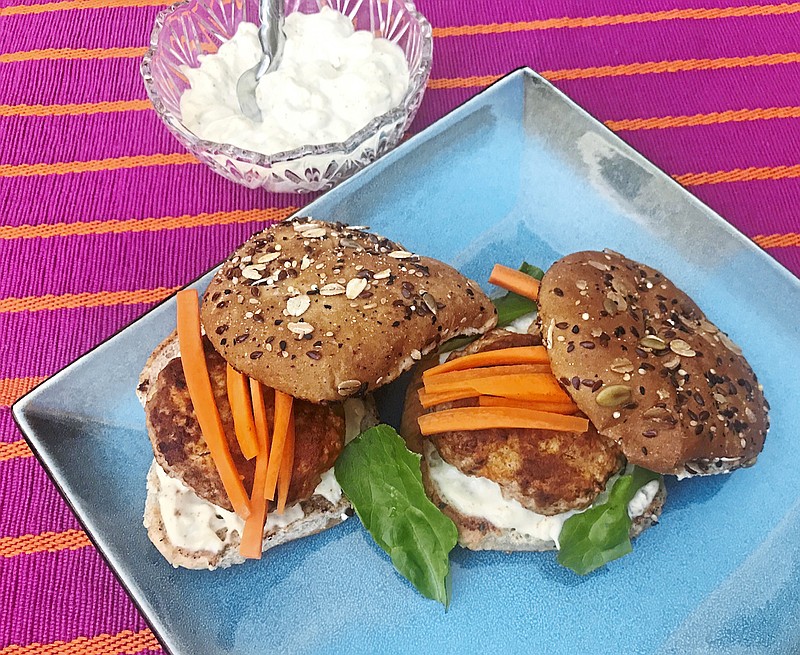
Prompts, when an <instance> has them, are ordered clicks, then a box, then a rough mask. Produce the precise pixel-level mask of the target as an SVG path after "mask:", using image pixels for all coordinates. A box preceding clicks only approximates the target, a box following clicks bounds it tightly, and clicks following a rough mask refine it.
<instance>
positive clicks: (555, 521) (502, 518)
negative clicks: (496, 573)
mask: <svg viewBox="0 0 800 655" xmlns="http://www.w3.org/2000/svg"><path fill="white" fill-rule="evenodd" d="M425 448H426V453H425V454H426V456H427V459H428V468H429V471H430V476H431V480H432V481H433V483H434V484H435V485H436V488H437V490H438V492H439V495H440V496H441V497H442V500H444V501H445V502H446V503H447V504H448V505H451V506H452V507H453V508H455V509H456V510H457V511H458V512H460V513H461V514H464V515H466V516H474V517H478V518H487V520H489V521H490V522H491V523H492V524H493V525H495V526H497V527H498V528H501V529H507V530H516V531H517V532H519V533H520V534H523V535H526V536H530V537H533V538H536V539H541V540H543V541H552V542H553V543H555V545H556V548H558V547H559V543H558V537H559V535H560V534H561V528H562V527H563V526H564V523H565V522H566V520H567V519H568V518H569V517H570V516H572V515H573V514H580V513H581V512H582V511H585V510H579V511H575V510H570V511H567V512H562V513H561V514H556V515H554V516H545V515H543V514H537V513H536V512H532V511H531V510H529V509H527V508H525V507H523V506H522V505H521V504H520V503H519V502H518V501H516V500H513V499H507V498H505V497H503V494H502V492H501V490H500V485H498V484H497V483H496V482H493V481H492V480H489V479H488V478H482V477H477V476H472V475H465V474H464V473H462V472H461V471H459V470H458V469H457V468H456V467H455V466H452V465H450V464H448V463H447V462H445V461H444V460H443V459H442V458H441V456H440V455H439V453H438V452H437V451H436V449H435V448H434V447H433V445H432V444H430V443H427V444H426V445H425ZM615 480H616V476H615V477H613V478H612V479H610V480H609V481H608V485H607V488H608V487H610V486H611V485H612V484H613V483H614V481H615ZM658 486H659V485H658V481H655V480H654V481H652V482H649V483H647V484H646V485H645V486H644V487H642V488H641V489H639V491H637V492H636V494H635V495H634V497H633V499H632V500H631V502H630V503H628V515H629V516H630V517H631V518H636V517H637V516H641V515H642V514H644V512H645V510H646V509H647V508H648V506H649V505H650V503H651V502H652V501H653V498H654V497H655V495H656V493H657V492H658ZM587 509H588V508H587Z"/></svg>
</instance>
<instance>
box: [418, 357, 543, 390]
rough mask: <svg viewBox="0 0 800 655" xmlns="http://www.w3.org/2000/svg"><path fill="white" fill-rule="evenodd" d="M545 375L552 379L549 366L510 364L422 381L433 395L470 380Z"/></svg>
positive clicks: (447, 374) (472, 369) (441, 375)
mask: <svg viewBox="0 0 800 655" xmlns="http://www.w3.org/2000/svg"><path fill="white" fill-rule="evenodd" d="M529 373H530V374H545V375H547V376H548V377H552V376H553V373H552V372H551V371H550V364H512V365H511V366H487V367H485V368H471V369H467V370H466V371H450V372H449V373H440V374H439V375H434V376H432V377H429V378H425V379H424V380H423V382H424V384H425V390H426V391H430V392H432V393H435V392H436V390H437V389H440V388H442V387H452V386H453V385H455V384H461V383H464V382H470V381H472V380H485V379H487V378H495V377H500V376H504V375H525V374H529Z"/></svg>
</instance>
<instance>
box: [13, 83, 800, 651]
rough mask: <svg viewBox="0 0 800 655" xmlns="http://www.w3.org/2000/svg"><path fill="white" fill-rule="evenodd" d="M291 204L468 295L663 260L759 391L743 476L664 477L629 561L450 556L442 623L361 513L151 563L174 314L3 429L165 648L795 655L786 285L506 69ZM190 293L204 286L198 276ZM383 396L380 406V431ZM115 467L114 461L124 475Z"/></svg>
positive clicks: (133, 331)
mask: <svg viewBox="0 0 800 655" xmlns="http://www.w3.org/2000/svg"><path fill="white" fill-rule="evenodd" d="M303 213H308V214H311V215H313V216H315V217H318V218H323V219H326V220H331V221H337V220H338V221H343V222H347V223H351V224H355V223H357V224H366V225H371V226H372V228H373V229H375V230H376V231H378V232H381V233H384V234H386V235H387V236H390V237H391V238H393V239H396V240H398V241H400V242H401V243H403V244H405V246H406V247H408V248H409V249H411V250H414V251H416V252H422V253H425V254H428V255H431V256H434V257H438V258H440V259H443V260H445V261H447V262H450V263H451V264H454V265H455V266H457V267H458V268H459V269H461V270H462V271H463V272H464V273H466V274H467V275H468V276H470V277H472V278H474V279H476V280H478V281H481V282H485V280H486V279H487V276H488V273H489V270H490V267H491V265H492V264H493V263H494V262H496V261H502V262H505V263H508V264H515V263H517V262H520V261H521V260H522V259H526V260H528V261H530V262H532V263H535V264H537V265H539V266H541V267H543V268H546V267H547V266H549V265H550V264H551V263H552V262H553V261H554V260H555V259H557V258H558V257H560V256H561V255H563V254H566V253H569V252H572V251H576V250H581V249H600V248H604V247H609V248H612V249H614V250H618V251H620V252H623V253H625V254H627V255H629V256H630V257H632V258H634V259H637V260H640V261H643V262H646V263H648V264H650V265H652V266H655V267H657V268H659V269H661V270H662V271H663V272H664V273H666V274H667V275H668V276H669V277H671V278H672V279H673V280H674V281H675V282H677V283H678V284H679V285H680V286H681V287H683V288H684V289H685V290H686V291H687V292H689V293H690V294H691V295H692V296H693V297H694V298H695V299H696V300H697V301H698V302H699V304H700V305H701V306H702V307H703V308H704V309H705V310H706V312H707V313H708V315H709V316H710V317H711V318H712V320H714V321H716V322H717V323H718V324H719V325H721V326H724V328H725V329H727V330H728V331H729V332H730V334H731V336H732V337H733V339H734V340H735V341H737V342H738V343H739V344H740V345H741V346H742V347H743V349H744V351H745V353H746V354H747V356H748V358H749V360H750V362H751V364H752V366H753V368H754V369H755V370H756V371H757V372H758V374H759V376H760V378H761V379H762V380H763V383H764V387H765V389H766V393H767V396H768V398H769V400H770V402H771V403H772V407H773V409H772V415H771V417H772V423H773V427H772V430H771V431H770V434H769V438H768V439H767V445H766V449H765V450H764V453H763V454H762V456H761V457H760V458H759V462H758V465H757V466H756V467H755V468H753V469H750V470H745V471H740V472H737V473H735V474H733V475H731V476H719V477H715V478H711V479H695V480H687V481H684V482H681V483H674V484H671V485H670V490H669V492H670V493H669V497H668V499H667V505H666V508H665V510H664V514H663V517H662V520H661V524H660V525H659V526H657V527H656V528H654V529H652V530H649V531H647V532H646V533H645V534H644V535H643V536H642V537H641V538H640V539H639V540H638V541H637V542H636V544H635V549H634V553H633V554H632V555H630V556H628V557H625V558H623V559H622V560H619V561H616V562H613V563H612V564H610V565H609V566H608V567H607V568H605V569H603V570H601V571H598V572H596V573H594V574H592V575H590V576H588V577H585V578H580V577H578V576H576V575H573V574H572V573H570V572H569V571H566V570H564V569H561V568H560V567H559V566H558V565H557V564H556V563H555V557H554V555H553V554H552V553H517V554H511V555H507V554H502V553H472V552H468V551H464V550H461V549H456V551H455V552H454V553H453V555H452V565H453V602H452V606H451V608H450V610H449V611H448V612H444V611H443V609H442V607H441V606H439V605H437V604H436V603H433V602H431V601H427V600H425V599H424V598H422V597H421V596H420V595H419V594H417V593H416V592H415V591H414V589H413V588H412V587H411V586H410V585H409V584H407V583H406V582H405V581H404V580H403V579H402V578H401V577H399V576H398V575H397V574H396V573H395V572H394V570H393V569H392V567H391V564H390V563H389V560H388V558H387V557H386V556H385V555H384V554H383V552H382V551H381V550H379V549H378V548H377V547H376V546H375V545H374V544H373V542H372V540H371V539H370V537H369V536H368V535H367V533H366V532H365V531H364V530H363V528H362V527H361V525H360V523H359V521H358V520H357V519H352V520H350V521H347V522H346V523H345V524H343V525H341V526H339V527H337V528H335V529H333V530H329V531H327V532H325V533H323V534H320V535H316V536H314V537H311V538H308V539H305V540H303V541H301V542H294V543H291V544H288V545H286V546H282V547H280V548H278V549H276V550H273V551H270V552H269V554H268V555H267V556H266V557H265V558H264V560H262V561H260V562H251V563H248V564H246V565H244V566H237V567H234V568H232V569H229V570H226V571H217V572H190V571H184V570H175V569H173V568H172V567H170V566H169V565H168V564H167V563H166V562H165V561H164V560H162V559H161V556H160V555H159V554H158V553H157V552H156V549H155V548H154V547H153V546H152V545H151V544H150V542H149V541H148V540H147V536H146V534H145V530H144V528H143V527H142V525H141V517H142V510H143V507H144V498H145V474H146V472H147V468H148V466H149V465H150V461H151V459H152V452H151V449H150V444H149V441H148V439H147V435H146V433H145V429H144V414H143V412H142V410H141V408H140V407H139V405H138V403H137V401H136V398H135V396H134V388H135V386H136V380H137V376H138V373H139V370H140V369H141V368H142V365H143V364H144V362H145V360H146V359H147V356H148V355H149V353H150V351H151V350H152V349H153V347H154V346H155V345H156V344H157V343H158V342H159V341H160V340H161V339H162V338H163V337H165V336H166V335H167V334H168V333H169V332H170V331H171V330H172V328H173V326H174V323H175V318H174V310H175V307H174V300H169V301H167V302H165V303H164V304H162V305H161V306H159V307H158V308H156V309H155V310H153V311H151V312H150V313H149V314H147V315H146V316H144V317H143V318H141V319H140V320H138V321H136V322H135V323H134V324H133V325H131V326H130V327H128V328H126V329H125V330H123V331H122V332H121V333H119V334H117V335H116V336H115V337H113V338H112V339H110V340H108V341H107V342H105V343H104V344H102V345H101V346H99V347H98V348H96V349H95V350H93V351H92V352H90V353H89V354H88V355H86V356H84V357H82V358H81V359H80V360H78V361H77V362H75V363H74V364H72V365H70V366H68V367H67V368H66V369H64V370H63V371H61V372H60V373H58V374H57V375H54V376H53V377H52V378H50V379H49V380H48V381H47V382H45V383H44V384H43V385H41V386H40V387H38V388H37V389H36V390H35V391H33V392H32V393H30V394H29V395H27V396H26V397H25V398H24V399H23V400H21V401H19V402H18V403H17V404H16V405H15V407H14V415H15V417H16V419H17V421H18V422H19V424H20V426H21V427H22V429H23V431H24V432H25V434H26V436H27V438H28V440H29V442H30V444H31V447H32V448H33V449H34V451H35V452H36V453H37V455H38V456H39V458H40V460H41V461H42V463H43V465H44V466H45V467H46V468H47V469H48V471H49V473H50V475H51V477H52V478H53V480H54V481H55V483H56V484H57V485H58V486H59V488H60V489H61V490H62V492H63V494H64V495H65V497H66V498H67V500H68V501H69V503H70V504H71V505H72V507H73V509H74V510H75V512H76V513H77V515H78V516H79V517H80V520H81V521H82V522H83V524H84V526H85V527H86V530H87V531H88V532H89V534H90V535H91V536H92V539H93V540H94V542H95V543H96V545H97V546H98V548H99V549H100V550H101V552H102V553H103V554H104V555H105V557H106V558H107V560H108V562H109V564H110V565H111V567H112V568H113V569H114V570H115V571H116V573H117V575H118V576H119V578H120V580H121V581H122V583H123V584H124V585H125V587H126V588H127V590H128V591H129V593H130V594H131V596H132V597H133V598H134V599H135V601H136V602H137V603H138V605H139V607H140V608H141V610H142V612H143V613H144V615H145V616H146V617H147V619H148V621H149V622H150V623H151V625H152V627H153V629H154V630H155V632H156V633H157V634H158V636H159V637H160V638H161V640H162V641H163V642H164V644H165V645H166V646H167V647H168V648H169V650H170V651H172V652H173V653H174V654H175V655H179V654H186V655H189V654H191V655H198V654H204V655H211V654H216V653H237V654H238V655H245V654H251V653H268V652H269V653H273V652H287V653H343V652H347V653H400V652H403V653H431V652H437V653H463V652H471V651H475V650H477V649H478V648H481V649H485V648H486V647H487V646H489V647H491V648H492V649H493V650H495V651H498V652H503V653H507V652H509V653H510V652H519V653H547V654H548V655H552V654H557V653H588V652H592V653H634V652H635V653H723V652H724V653H748V654H749V653H797V652H799V651H800V475H798V473H797V471H796V468H797V462H800V439H798V438H797V435H798V425H800V411H798V409H799V408H800V393H798V390H800V383H799V382H798V380H800V377H799V376H798V373H797V370H796V369H795V368H794V362H795V359H794V358H795V357H796V356H797V353H798V352H800V334H799V333H798V324H799V323H798V316H800V284H799V283H798V280H797V279H795V278H794V277H793V276H792V275H791V274H790V273H788V272H787V271H786V270H785V269H783V268H782V267H781V266H780V265H778V264H776V263H775V262H774V261H773V260H772V259H770V258H769V257H768V256H767V255H766V254H764V253H763V252H762V251H761V250H759V249H758V248H756V247H755V246H754V245H753V244H752V243H751V242H750V241H748V240H747V239H746V238H745V237H744V236H742V235H741V234H740V233H738V232H736V231H735V230H734V229H733V228H732V227H730V226H729V225H728V224H727V223H726V222H725V221H723V220H722V219H721V218H720V217H719V216H717V215H716V214H714V213H713V212H712V211H711V210H710V209H709V208H708V207H706V206H704V205H703V204H701V203H700V202H699V201H698V200H696V199H695V198H694V197H692V196H691V195H690V194H689V193H687V192H686V191H684V190H683V189H682V188H681V187H680V186H678V185H677V184H676V183H675V182H674V181H672V180H671V179H670V178H669V177H668V176H667V175H665V174H664V173H663V172H662V171H660V170H658V169H657V168H656V167H655V166H653V165H652V164H651V163H649V162H648V161H646V160H645V159H643V158H642V157H641V156H640V155H639V154H637V153H636V152H634V151H633V150H632V149H631V148H629V147H628V146H627V145H625V144H624V143H623V142H622V141H621V140H620V139H618V138H617V137H615V136H614V135H613V134H611V133H610V132H609V131H608V130H606V129H605V128H604V127H603V126H602V125H600V124H599V123H598V122H597V121H595V120H594V119H593V118H591V117H590V116H589V115H587V114H586V113H585V112H584V111H582V110H581V109H580V108H579V107H577V106H576V105H574V104H573V103H572V102H571V101H570V100H568V99H567V98H566V97H564V96H563V95H562V94H561V93H560V92H559V91H557V90H556V89H555V88H553V87H552V86H551V85H550V84H548V83H547V82H546V81H545V80H543V79H542V78H541V77H539V76H538V75H536V74H535V73H533V72H532V71H530V70H519V71H516V72H514V73H512V74H511V75H509V76H508V77H506V78H505V79H503V80H502V81H501V82H499V83H498V84H496V85H494V86H492V87H491V88H490V89H488V90H487V91H485V92H483V93H481V94H480V95H478V96H476V97H475V98H473V99H472V100H470V101H469V102H467V103H466V104H465V105H463V106H462V107H460V108H459V109H457V110H456V111H454V112H453V113H451V114H449V115H448V116H447V117H445V118H444V119H442V120H440V121H439V122H438V123H436V124H435V125H434V126H432V127H431V128H429V129H427V130H425V132H423V133H422V134H419V135H417V136H416V137H414V138H412V139H410V140H409V141H408V142H407V143H405V144H404V145H402V146H401V147H399V148H398V149H397V150H395V151H394V152H392V153H391V154H389V155H387V156H386V157H384V158H383V159H381V160H380V161H378V162H377V163H375V164H374V165H372V166H370V167H368V168H367V169H366V170H364V171H363V172H362V173H360V174H358V175H356V176H355V177H354V178H352V179H351V180H349V181H348V182H346V183H344V184H342V185H341V186H340V187H338V188H337V189H334V190H333V191H331V192H330V193H328V194H326V195H325V196H324V197H322V198H320V199H319V200H317V201H315V202H314V203H312V204H311V205H310V206H308V207H307V208H306V209H304V210H303ZM210 275H211V274H210V273H209V274H208V275H206V276H204V277H203V278H202V279H200V280H198V281H197V282H196V283H195V286H197V287H199V288H202V287H204V286H205V284H206V283H207V281H208V279H209V276H210ZM399 398H400V389H399V388H398V387H397V386H395V387H394V388H392V387H390V388H388V389H387V390H386V391H385V392H384V393H382V394H381V404H382V409H383V411H384V412H385V413H384V417H385V419H386V420H389V421H392V422H395V423H396V419H397V415H398V409H399V407H398V406H399ZM120 462H124V463H125V465H124V466H122V467H120Z"/></svg>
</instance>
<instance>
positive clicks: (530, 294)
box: [489, 264, 539, 300]
mask: <svg viewBox="0 0 800 655" xmlns="http://www.w3.org/2000/svg"><path fill="white" fill-rule="evenodd" d="M489 284H494V285H495V286H498V287H501V288H503V289H506V290H507V291H513V292H514V293H516V294H518V295H520V296H523V297H525V298H530V299H531V300H539V280H537V279H536V278H534V277H531V276H530V275H528V274H526V273H523V272H522V271H518V270H516V269H513V268H509V267H508V266H503V265H502V264H495V265H494V268H493V269H492V274H491V275H490V276H489Z"/></svg>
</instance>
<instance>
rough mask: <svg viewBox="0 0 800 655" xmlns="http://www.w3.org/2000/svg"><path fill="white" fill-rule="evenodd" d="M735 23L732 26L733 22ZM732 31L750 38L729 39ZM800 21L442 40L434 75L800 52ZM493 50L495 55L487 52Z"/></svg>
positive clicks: (738, 20) (676, 24)
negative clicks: (746, 33) (799, 34)
mask: <svg viewBox="0 0 800 655" xmlns="http://www.w3.org/2000/svg"><path fill="white" fill-rule="evenodd" d="M728 23H730V25H729V24H728ZM728 30H736V31H739V30H741V31H744V30H748V31H751V35H752V38H750V39H746V40H745V39H731V38H726V34H730V32H729V31H728ZM797 48H798V44H797V38H796V22H795V21H793V20H786V17H785V16H766V17H758V18H755V17H753V18H731V19H727V22H726V25H725V26H724V27H723V26H721V25H719V22H718V21H710V22H707V21H667V22H663V23H644V24H634V25H610V26H603V27H593V28H585V29H580V30H569V31H568V32H564V31H560V30H545V31H536V32H513V33H506V34H487V35H482V36H470V37H460V38H458V39H454V38H446V39H438V40H437V42H436V57H434V61H435V64H434V77H460V76H465V75H489V74H498V73H502V72H503V71H507V70H511V69H513V68H516V67H518V66H520V65H524V64H528V65H530V66H532V67H534V68H537V69H539V70H553V69H561V68H583V67H588V66H606V65H620V64H630V63H636V62H649V61H663V60H670V59H702V58H718V57H741V56H747V55H761V54H772V53H776V52H796V51H797ZM486 51H489V52H492V53H493V56H492V57H491V58H488V57H485V56H483V55H482V54H481V53H482V52H486Z"/></svg>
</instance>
